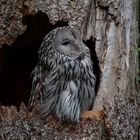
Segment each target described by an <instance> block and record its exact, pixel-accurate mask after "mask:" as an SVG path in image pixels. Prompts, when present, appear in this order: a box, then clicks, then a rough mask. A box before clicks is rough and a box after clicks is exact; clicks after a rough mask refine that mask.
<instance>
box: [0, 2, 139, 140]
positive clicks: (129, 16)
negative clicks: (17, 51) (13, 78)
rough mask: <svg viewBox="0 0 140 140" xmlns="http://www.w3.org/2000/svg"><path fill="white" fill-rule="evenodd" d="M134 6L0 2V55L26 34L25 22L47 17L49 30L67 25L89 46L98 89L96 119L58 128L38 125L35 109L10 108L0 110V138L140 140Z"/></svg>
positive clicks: (50, 121)
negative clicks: (41, 16) (39, 16)
mask: <svg viewBox="0 0 140 140" xmlns="http://www.w3.org/2000/svg"><path fill="white" fill-rule="evenodd" d="M136 5H137V1H132V0H112V1H107V0H85V1H84V0H75V1H72V0H65V1H63V0H53V1H51V0H46V1H45V0H44V1H43V0H37V1H33V0H32V1H31V0H9V1H6V0H2V1H1V4H0V9H1V15H0V21H1V23H0V26H1V28H0V30H1V33H0V35H1V37H0V48H1V50H2V49H4V48H5V46H6V45H4V44H7V45H9V48H10V45H11V46H12V44H14V41H16V38H18V37H19V36H20V35H22V34H23V32H24V31H25V30H26V31H27V30H28V27H27V28H26V26H25V24H24V25H23V23H22V20H23V17H26V16H32V17H35V16H36V15H37V14H38V13H40V12H41V13H42V14H46V15H47V16H48V18H49V21H48V22H49V23H47V24H46V26H48V27H47V28H50V27H52V28H53V27H54V26H53V25H56V24H58V25H60V26H61V23H60V22H58V21H65V22H66V23H68V24H69V25H70V26H76V27H77V28H79V30H80V32H81V36H82V38H83V40H85V42H88V41H89V42H90V43H89V44H90V46H89V47H90V49H91V53H92V55H94V56H93V62H94V61H95V60H94V59H97V62H95V67H96V68H95V69H96V70H95V71H96V73H97V81H98V83H97V88H98V90H97V96H96V99H95V103H94V106H93V112H94V114H95V117H94V116H93V117H92V119H91V118H90V119H85V120H82V121H81V122H80V124H78V125H76V126H75V125H74V124H71V125H70V124H60V123H59V122H57V121H56V120H54V119H52V118H51V117H49V118H48V119H47V120H42V119H41V118H40V116H39V114H37V112H36V110H33V111H32V112H29V111H28V110H27V108H26V106H25V105H24V104H21V106H20V109H19V110H17V108H16V107H14V106H11V107H7V106H0V139H2V140H5V139H7V140H11V139H12V140H13V139H35V140H37V139H42V140H46V139H101V140H104V139H112V140H113V139H115V140H138V139H139V138H140V137H139V135H140V134H139V133H140V130H139V124H140V117H139V115H140V114H139V115H138V107H139V106H138V103H137V100H136V96H137V95H138V91H137V85H136V77H137V68H138V56H137V53H136V51H135V48H137V46H138V42H137V36H138V26H137V19H136V17H137V16H136ZM43 20H44V21H45V19H43ZM35 22H36V21H35ZM26 25H27V24H26ZM44 27H45V26H44ZM44 30H45V29H44ZM48 30H49V29H48ZM48 30H47V31H46V32H48ZM26 31H25V32H26ZM38 32H39V29H37V34H38ZM44 34H45V33H44ZM25 35H26V34H25ZM42 36H43V35H42ZM35 39H36V38H35ZM15 44H16V43H15ZM87 44H88V43H87ZM20 45H21V46H22V44H20ZM94 50H95V52H96V53H95V52H94ZM0 52H3V51H0ZM3 59H4V57H3V53H0V69H2V68H3V67H4V63H3V62H4V60H3ZM96 65H97V66H96ZM99 69H100V72H99ZM1 71H3V70H1ZM1 73H2V72H1ZM7 88H8V87H7ZM102 112H103V114H104V117H103V118H102V117H100V115H101V116H102Z"/></svg>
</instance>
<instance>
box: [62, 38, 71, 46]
mask: <svg viewBox="0 0 140 140" xmlns="http://www.w3.org/2000/svg"><path fill="white" fill-rule="evenodd" d="M68 44H70V41H69V40H67V39H66V40H64V41H63V42H62V45H68Z"/></svg>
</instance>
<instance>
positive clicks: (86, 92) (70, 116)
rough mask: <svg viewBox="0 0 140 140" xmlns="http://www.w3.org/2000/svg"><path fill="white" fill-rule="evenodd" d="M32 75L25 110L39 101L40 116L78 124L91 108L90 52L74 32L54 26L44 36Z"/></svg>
mask: <svg viewBox="0 0 140 140" xmlns="http://www.w3.org/2000/svg"><path fill="white" fill-rule="evenodd" d="M32 76H33V80H32V90H31V95H30V99H29V108H30V109H31V108H32V106H34V103H35V100H39V102H40V106H39V109H40V112H41V114H42V115H43V116H46V117H47V116H48V115H49V114H51V115H54V116H55V117H57V118H58V119H59V120H60V121H71V122H79V120H80V117H81V115H82V113H83V112H85V111H87V110H89V109H91V108H92V106H93V103H94V99H95V82H96V77H95V74H94V73H93V63H92V60H91V57H90V50H89V48H88V47H87V46H86V45H85V44H84V43H83V41H82V38H81V37H80V34H79V32H78V30H77V29H75V28H71V27H69V26H64V27H58V28H56V29H54V30H52V31H51V32H49V33H48V34H47V35H46V36H45V38H44V40H43V41H42V44H41V46H40V48H39V51H38V63H37V65H36V67H35V68H34V70H33V72H32Z"/></svg>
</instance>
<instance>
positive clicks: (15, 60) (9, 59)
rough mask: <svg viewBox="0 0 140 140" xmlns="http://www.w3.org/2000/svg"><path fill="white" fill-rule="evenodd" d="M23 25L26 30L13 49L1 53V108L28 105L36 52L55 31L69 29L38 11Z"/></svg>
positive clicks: (8, 47)
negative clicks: (53, 30) (48, 34)
mask: <svg viewBox="0 0 140 140" xmlns="http://www.w3.org/2000/svg"><path fill="white" fill-rule="evenodd" d="M23 24H24V25H27V30H26V31H25V32H24V34H23V35H21V36H19V37H18V38H17V39H16V40H15V42H14V43H13V44H12V45H11V46H6V45H4V46H3V48H2V49H1V50H0V103H2V105H15V106H17V107H18V106H19V105H20V104H21V102H22V101H23V102H24V103H25V104H26V105H27V104H28V99H29V95H30V91H31V82H32V79H31V76H30V75H31V72H32V70H33V68H34V67H35V65H36V64H37V51H38V48H39V47H40V44H41V42H42V40H43V38H44V36H45V35H46V34H47V33H48V32H49V31H51V30H52V29H54V28H56V27H59V26H67V25H68V24H67V22H63V21H59V22H57V23H56V24H55V25H52V24H50V22H49V19H48V17H47V15H46V14H44V13H42V12H39V13H38V14H36V15H34V16H32V15H30V16H25V17H24V18H23Z"/></svg>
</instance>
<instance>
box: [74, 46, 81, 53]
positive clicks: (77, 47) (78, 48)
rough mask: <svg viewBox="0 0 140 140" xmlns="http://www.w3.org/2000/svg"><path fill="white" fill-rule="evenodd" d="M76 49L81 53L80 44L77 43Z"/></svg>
mask: <svg viewBox="0 0 140 140" xmlns="http://www.w3.org/2000/svg"><path fill="white" fill-rule="evenodd" d="M75 51H76V52H77V53H81V48H80V47H79V45H76V46H75Z"/></svg>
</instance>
